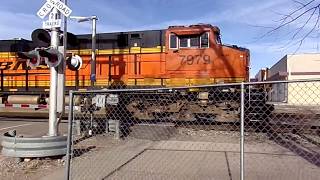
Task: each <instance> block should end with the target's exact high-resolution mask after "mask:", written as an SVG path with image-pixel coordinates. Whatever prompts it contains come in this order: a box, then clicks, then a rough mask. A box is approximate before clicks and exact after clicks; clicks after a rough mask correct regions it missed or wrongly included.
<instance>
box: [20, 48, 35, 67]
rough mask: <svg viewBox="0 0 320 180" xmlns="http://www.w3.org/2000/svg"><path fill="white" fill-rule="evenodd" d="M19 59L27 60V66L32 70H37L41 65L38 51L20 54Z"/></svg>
mask: <svg viewBox="0 0 320 180" xmlns="http://www.w3.org/2000/svg"><path fill="white" fill-rule="evenodd" d="M17 55H18V58H20V59H25V60H27V66H28V67H30V68H31V69H35V68H36V67H37V66H39V65H40V63H41V58H40V55H39V52H38V51H37V50H32V51H29V52H18V53H17Z"/></svg>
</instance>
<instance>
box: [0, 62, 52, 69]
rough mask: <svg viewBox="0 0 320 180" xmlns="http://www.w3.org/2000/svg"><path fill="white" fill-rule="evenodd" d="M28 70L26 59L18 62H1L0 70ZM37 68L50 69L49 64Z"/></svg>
mask: <svg viewBox="0 0 320 180" xmlns="http://www.w3.org/2000/svg"><path fill="white" fill-rule="evenodd" d="M18 69H22V70H26V69H27V63H26V61H16V62H0V70H18ZM37 69H48V66H46V65H41V66H39V67H37Z"/></svg>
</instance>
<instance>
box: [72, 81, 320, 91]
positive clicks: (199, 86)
mask: <svg viewBox="0 0 320 180" xmlns="http://www.w3.org/2000/svg"><path fill="white" fill-rule="evenodd" d="M304 82H320V78H317V79H298V80H283V81H261V82H242V83H224V84H209V85H198V86H180V87H160V88H128V89H107V88H105V89H101V90H86V91H79V90H76V91H74V90H72V91H71V92H72V93H73V94H88V93H107V92H134V91H173V90H182V89H196V88H210V87H228V86H239V87H241V85H265V84H279V83H304Z"/></svg>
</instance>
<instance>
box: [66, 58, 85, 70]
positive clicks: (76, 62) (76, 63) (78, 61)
mask: <svg viewBox="0 0 320 180" xmlns="http://www.w3.org/2000/svg"><path fill="white" fill-rule="evenodd" d="M66 63H67V66H68V68H69V69H70V70H72V71H78V70H79V69H80V68H81V66H82V58H81V57H80V56H78V55H74V56H73V55H68V56H67V59H66Z"/></svg>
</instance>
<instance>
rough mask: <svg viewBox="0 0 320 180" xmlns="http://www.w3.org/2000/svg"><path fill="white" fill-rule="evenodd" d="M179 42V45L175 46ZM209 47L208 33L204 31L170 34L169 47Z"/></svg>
mask: <svg viewBox="0 0 320 180" xmlns="http://www.w3.org/2000/svg"><path fill="white" fill-rule="evenodd" d="M177 42H179V47H177V45H178V44H177ZM208 47H209V33H208V32H205V33H203V34H201V35H180V36H177V35H176V34H173V33H172V34H171V35H170V49H177V48H208Z"/></svg>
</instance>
